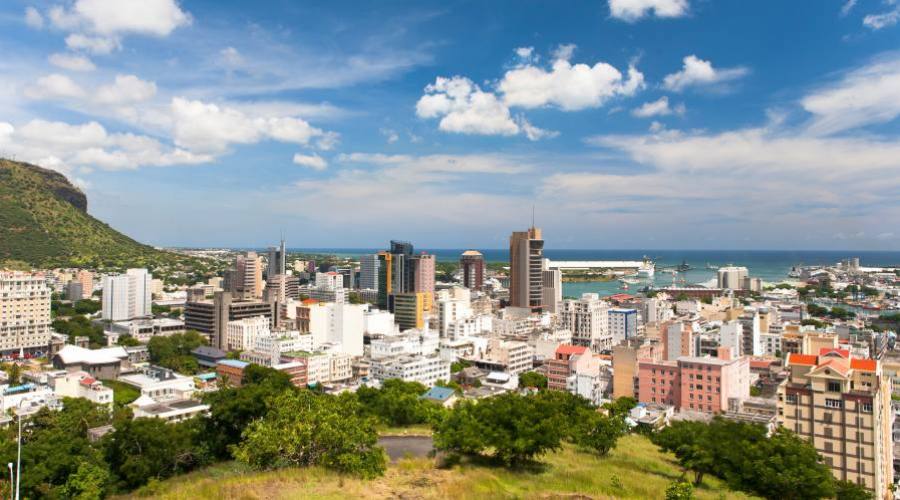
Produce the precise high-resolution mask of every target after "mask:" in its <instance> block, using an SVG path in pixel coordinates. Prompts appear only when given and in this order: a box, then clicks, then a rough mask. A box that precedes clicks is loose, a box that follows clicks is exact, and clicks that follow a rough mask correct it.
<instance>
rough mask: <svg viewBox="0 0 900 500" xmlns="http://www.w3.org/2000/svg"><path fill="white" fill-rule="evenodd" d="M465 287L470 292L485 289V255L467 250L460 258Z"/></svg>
mask: <svg viewBox="0 0 900 500" xmlns="http://www.w3.org/2000/svg"><path fill="white" fill-rule="evenodd" d="M459 268H460V270H461V272H462V282H463V286H464V287H466V288H468V289H469V290H479V291H480V290H482V289H483V288H484V255H482V254H481V252H479V251H478V250H466V251H465V252H463V253H462V255H461V256H460V258H459Z"/></svg>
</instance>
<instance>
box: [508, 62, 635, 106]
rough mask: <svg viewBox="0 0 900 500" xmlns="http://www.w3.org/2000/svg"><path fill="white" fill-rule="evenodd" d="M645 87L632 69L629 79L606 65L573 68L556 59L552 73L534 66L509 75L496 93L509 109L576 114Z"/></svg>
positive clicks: (515, 70) (629, 72)
mask: <svg viewBox="0 0 900 500" xmlns="http://www.w3.org/2000/svg"><path fill="white" fill-rule="evenodd" d="M644 86H645V85H644V75H643V74H642V73H641V72H640V71H638V70H637V69H635V68H634V67H633V66H631V67H629V68H628V78H627V79H626V78H624V77H623V75H622V73H620V72H619V70H617V69H616V68H614V67H613V66H611V65H609V64H607V63H604V62H598V63H596V64H594V65H593V66H589V65H587V64H575V65H572V64H571V63H569V61H567V60H565V59H556V60H555V61H554V62H553V65H552V67H551V68H550V70H549V71H548V70H546V69H544V68H541V67H538V66H533V65H526V66H522V67H519V68H515V69H512V70H510V71H507V72H506V74H505V75H503V79H502V80H501V81H500V83H499V84H498V85H497V89H498V91H499V92H500V93H501V94H502V95H503V100H504V102H505V103H506V104H507V105H508V106H520V107H523V108H536V107H542V106H558V107H560V108H562V109H563V110H566V111H575V110H580V109H585V108H596V107H599V106H602V105H603V104H604V103H605V102H606V101H608V100H609V99H611V98H613V97H615V96H631V95H634V94H635V93H636V92H637V91H639V90H641V89H643V88H644Z"/></svg>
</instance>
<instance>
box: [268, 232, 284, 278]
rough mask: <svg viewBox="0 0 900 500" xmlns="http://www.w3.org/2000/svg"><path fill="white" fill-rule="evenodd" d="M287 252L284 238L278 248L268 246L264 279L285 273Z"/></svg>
mask: <svg viewBox="0 0 900 500" xmlns="http://www.w3.org/2000/svg"><path fill="white" fill-rule="evenodd" d="M286 258H287V254H286V252H285V248H284V238H282V239H281V245H280V246H279V247H278V248H275V247H269V253H268V263H267V266H266V279H269V278H270V277H271V276H275V275H276V274H285V259H286Z"/></svg>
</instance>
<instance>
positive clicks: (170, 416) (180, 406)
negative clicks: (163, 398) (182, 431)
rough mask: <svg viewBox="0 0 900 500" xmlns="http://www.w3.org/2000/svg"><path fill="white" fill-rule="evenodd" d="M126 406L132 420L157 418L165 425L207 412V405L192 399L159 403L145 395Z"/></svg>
mask: <svg viewBox="0 0 900 500" xmlns="http://www.w3.org/2000/svg"><path fill="white" fill-rule="evenodd" d="M128 406H130V407H131V409H132V411H133V412H134V418H159V419H162V420H165V421H166V422H167V423H175V422H182V421H184V420H187V419H189V418H192V417H195V416H197V415H205V414H206V413H208V412H209V405H207V404H203V403H202V402H200V401H197V400H194V399H180V400H177V401H169V402H166V403H159V402H157V401H156V400H154V399H153V398H151V397H149V396H147V395H142V396H141V397H139V398H137V399H135V400H134V401H133V402H132V403H131V404H129V405H128Z"/></svg>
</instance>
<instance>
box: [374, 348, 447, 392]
mask: <svg viewBox="0 0 900 500" xmlns="http://www.w3.org/2000/svg"><path fill="white" fill-rule="evenodd" d="M369 375H370V376H371V377H372V378H374V379H376V380H382V381H383V380H387V379H391V378H398V379H401V380H405V381H407V382H419V383H421V384H423V385H425V386H432V385H434V384H435V383H436V382H437V381H438V380H450V363H449V362H447V361H445V360H444V359H441V357H440V356H438V355H436V354H435V355H430V356H412V355H400V356H391V357H386V358H378V359H373V360H372V364H371V365H370V367H369Z"/></svg>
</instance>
